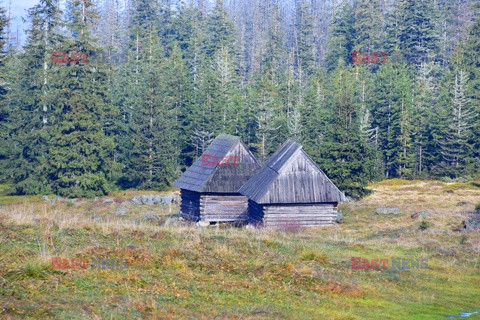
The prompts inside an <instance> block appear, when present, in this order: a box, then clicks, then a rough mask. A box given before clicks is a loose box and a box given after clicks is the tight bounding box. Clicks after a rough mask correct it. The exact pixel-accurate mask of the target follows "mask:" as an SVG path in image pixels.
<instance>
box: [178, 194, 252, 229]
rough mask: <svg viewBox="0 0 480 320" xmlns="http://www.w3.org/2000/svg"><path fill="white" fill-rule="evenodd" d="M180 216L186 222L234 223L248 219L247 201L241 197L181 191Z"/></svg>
mask: <svg viewBox="0 0 480 320" xmlns="http://www.w3.org/2000/svg"><path fill="white" fill-rule="evenodd" d="M181 192H182V200H181V204H180V210H181V213H180V215H181V216H182V217H183V218H185V219H188V220H194V221H209V222H229V221H230V222H234V221H246V220H247V219H248V201H247V198H246V197H244V196H242V195H235V194H202V193H198V192H193V191H188V190H181Z"/></svg>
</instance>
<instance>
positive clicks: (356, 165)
mask: <svg viewBox="0 0 480 320" xmlns="http://www.w3.org/2000/svg"><path fill="white" fill-rule="evenodd" d="M332 80H333V81H332V83H331V87H330V90H329V91H330V99H331V100H330V101H331V103H332V106H333V110H332V113H331V114H330V117H329V120H328V122H329V126H328V131H327V133H326V136H325V138H324V139H323V142H322V144H321V148H320V149H319V150H318V151H317V153H319V154H318V159H319V160H318V162H319V163H320V167H321V168H322V169H323V170H324V171H325V173H326V174H327V175H328V176H329V177H330V178H331V179H332V180H333V181H334V182H335V183H336V184H337V185H338V187H339V188H340V189H341V190H343V191H344V192H345V193H346V194H347V195H349V196H351V197H355V198H360V197H362V196H365V195H367V194H368V193H369V190H368V189H367V188H366V185H367V183H368V181H369V179H370V176H371V172H372V169H373V165H374V160H375V154H374V152H372V149H371V148H369V147H368V144H367V140H366V139H365V138H364V137H362V134H361V131H360V119H359V107H360V106H359V105H358V103H357V102H356V101H358V99H356V95H358V93H359V92H358V88H359V86H358V83H356V80H355V77H354V74H353V72H352V71H351V70H348V69H347V68H346V67H345V66H344V62H343V61H342V60H340V64H339V66H338V67H337V68H336V70H335V71H334V72H333V75H332Z"/></svg>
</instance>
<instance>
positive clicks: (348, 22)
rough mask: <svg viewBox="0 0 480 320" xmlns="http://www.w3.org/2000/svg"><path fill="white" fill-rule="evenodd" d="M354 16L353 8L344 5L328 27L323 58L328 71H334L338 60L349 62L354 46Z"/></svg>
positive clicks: (347, 4)
mask: <svg viewBox="0 0 480 320" xmlns="http://www.w3.org/2000/svg"><path fill="white" fill-rule="evenodd" d="M354 16H355V15H354V10H353V7H352V6H351V5H350V4H349V3H346V4H345V5H344V6H343V7H342V10H341V11H340V13H337V16H335V18H334V20H333V22H332V24H331V25H330V37H329V39H328V42H327V54H326V58H325V63H326V66H327V68H328V70H333V69H335V68H336V67H337V64H338V61H339V59H342V61H344V62H348V61H350V60H351V51H352V49H353V45H354V43H353V40H354Z"/></svg>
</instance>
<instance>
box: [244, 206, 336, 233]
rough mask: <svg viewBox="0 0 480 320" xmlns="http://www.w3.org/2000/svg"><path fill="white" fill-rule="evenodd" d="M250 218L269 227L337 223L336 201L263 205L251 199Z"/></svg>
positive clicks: (253, 221) (255, 222)
mask: <svg viewBox="0 0 480 320" xmlns="http://www.w3.org/2000/svg"><path fill="white" fill-rule="evenodd" d="M248 205H249V220H250V221H251V222H252V223H254V224H260V225H263V226H264V227H267V228H280V229H281V228H291V227H302V228H308V227H316V226H328V225H332V224H334V223H335V219H336V217H337V205H336V204H335V203H321V204H304V205H292V204H290V205H261V204H258V203H256V202H254V201H252V200H249V202H248Z"/></svg>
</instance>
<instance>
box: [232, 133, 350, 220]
mask: <svg viewBox="0 0 480 320" xmlns="http://www.w3.org/2000/svg"><path fill="white" fill-rule="evenodd" d="M239 192H240V193H241V194H243V195H245V196H246V197H247V198H248V199H249V200H248V205H249V220H250V222H251V223H254V224H257V225H263V226H264V227H271V228H287V227H295V226H298V227H315V226H323V225H331V224H333V223H334V222H335V220H336V218H337V214H338V213H337V205H338V203H339V202H341V201H345V195H344V194H343V193H342V192H340V190H338V188H337V187H336V186H335V185H334V184H333V183H332V181H330V179H328V177H327V176H326V175H325V173H324V172H323V171H322V170H320V168H318V166H317V165H316V164H315V162H314V161H313V160H312V159H310V157H309V156H308V155H307V154H306V153H305V151H304V150H303V149H302V146H301V145H300V144H298V143H296V142H293V141H291V140H288V141H287V142H285V143H284V144H283V146H282V147H280V149H278V150H277V151H276V152H275V153H274V154H273V156H272V157H270V158H269V159H268V160H267V161H266V162H265V164H264V165H263V166H262V168H261V169H260V170H259V171H258V172H257V173H256V174H255V175H253V176H252V177H251V178H250V180H248V182H247V183H246V184H245V185H243V187H241V188H240V190H239Z"/></svg>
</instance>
